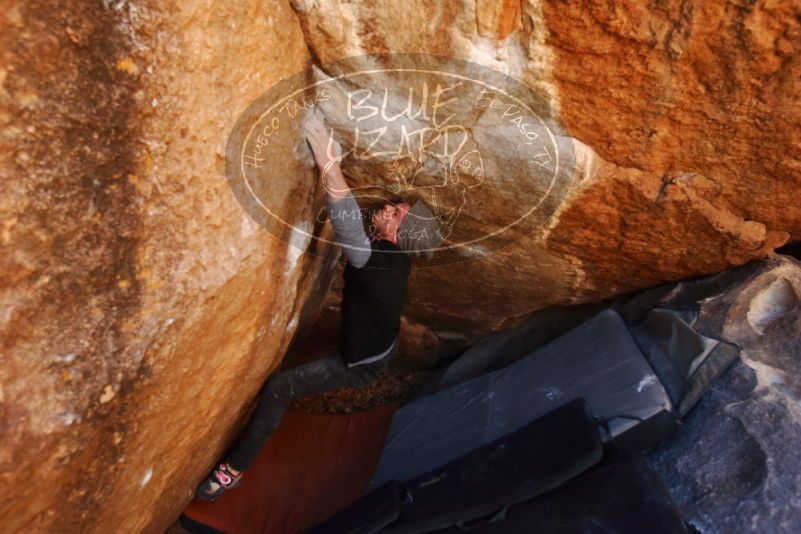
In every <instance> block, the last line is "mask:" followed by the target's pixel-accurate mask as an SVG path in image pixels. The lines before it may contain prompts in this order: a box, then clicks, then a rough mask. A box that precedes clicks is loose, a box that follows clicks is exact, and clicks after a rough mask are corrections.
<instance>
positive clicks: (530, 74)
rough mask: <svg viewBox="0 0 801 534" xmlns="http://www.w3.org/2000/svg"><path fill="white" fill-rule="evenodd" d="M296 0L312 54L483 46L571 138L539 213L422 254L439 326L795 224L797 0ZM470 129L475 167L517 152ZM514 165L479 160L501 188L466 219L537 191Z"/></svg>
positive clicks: (767, 238)
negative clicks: (570, 154)
mask: <svg viewBox="0 0 801 534" xmlns="http://www.w3.org/2000/svg"><path fill="white" fill-rule="evenodd" d="M293 6H294V7H295V10H296V11H297V13H298V16H299V18H300V21H301V24H302V27H303V31H304V34H305V38H306V41H307V43H308V45H309V48H310V50H311V51H312V53H313V54H314V56H315V58H317V60H318V61H319V62H320V63H322V64H325V63H327V62H333V61H336V60H340V59H342V58H346V57H351V56H358V55H360V54H366V53H391V52H412V53H429V54H439V55H443V56H448V57H457V58H461V59H464V60H468V61H471V62H475V63H479V64H482V65H485V66H488V67H491V68H494V69H496V70H499V71H501V72H503V73H506V74H508V75H509V76H511V77H513V78H515V79H518V80H520V81H522V82H523V83H524V84H526V85H527V86H528V87H529V88H530V90H531V91H532V92H533V93H535V94H537V95H538V96H539V98H540V99H541V100H542V101H543V102H546V103H547V104H548V107H549V108H550V110H551V111H552V113H553V115H554V117H556V118H557V119H558V121H559V122H561V125H562V127H563V130H564V132H565V134H566V135H568V136H570V137H571V138H572V139H573V142H574V144H575V153H576V158H577V168H576V172H575V174H573V175H572V176H570V177H563V180H562V182H561V183H560V185H561V186H562V188H563V189H564V190H563V191H562V192H561V193H560V194H559V195H558V201H559V203H558V205H556V206H553V207H551V208H550V209H549V210H547V211H546V212H545V213H542V212H541V215H543V217H542V218H541V219H538V220H536V227H535V228H533V229H530V231H529V232H527V233H524V234H521V235H512V236H510V242H509V243H507V244H506V245H505V246H503V247H502V248H501V247H499V248H498V249H496V250H493V251H491V252H490V253H485V254H484V253H481V252H480V251H479V253H478V254H476V251H475V250H471V249H469V248H464V247H463V248H461V249H460V250H459V252H460V253H461V254H462V256H463V257H462V259H463V260H469V261H462V262H460V263H453V262H451V263H450V264H448V265H441V266H438V267H434V268H426V269H417V270H415V271H414V273H413V276H412V288H411V295H410V298H409V304H408V306H407V308H406V311H407V314H408V315H409V316H410V317H411V318H413V319H415V320H416V321H418V322H421V323H423V324H426V325H427V326H429V327H430V328H433V329H434V330H435V331H437V332H441V333H442V335H443V336H447V337H451V338H452V337H453V335H454V333H456V335H461V336H463V337H464V338H465V341H470V340H472V339H475V338H476V337H477V336H478V335H480V334H485V333H487V332H489V331H494V330H497V329H499V328H500V327H501V326H504V325H508V324H510V323H513V322H515V321H516V320H517V318H519V317H521V316H523V315H525V314H527V313H529V312H531V311H533V310H537V309H540V308H543V307H545V306H548V305H552V304H559V303H568V302H569V303H577V302H589V301H595V300H598V299H601V298H604V297H608V296H610V295H615V294H620V293H624V292H628V291H632V290H636V289H639V288H643V287H648V286H652V285H655V284H658V283H660V282H663V281H666V280H677V279H681V278H683V277H687V276H692V275H698V274H705V273H712V272H717V271H720V270H722V269H725V268H727V267H730V266H733V265H740V264H743V263H745V262H747V261H749V260H752V259H755V258H762V257H765V256H766V255H767V254H768V253H770V252H771V251H772V250H773V249H774V248H775V247H777V246H778V245H780V244H782V243H784V242H785V241H786V240H788V239H790V238H793V239H798V238H799V237H801V211H799V209H800V208H799V203H798V202H797V198H798V193H799V191H800V190H801V147H799V145H798V143H797V142H796V139H797V138H798V132H799V128H801V108H799V106H798V105H797V102H798V101H799V99H800V98H801V84H798V83H797V80H798V77H799V75H800V74H801V54H799V50H801V23H800V22H799V20H801V19H799V14H800V13H801V5H799V4H798V3H797V2H759V3H734V2H723V1H719V2H700V1H699V2H679V1H675V2H668V3H666V4H661V5H660V6H659V7H655V6H654V5H652V4H650V3H647V2H634V3H631V2H622V1H621V2H611V3H610V2H593V1H579V0H577V1H571V2H559V1H544V2H534V1H529V2H522V3H518V2H482V1H473V0H464V1H460V2H433V1H427V0H416V1H410V2H392V3H374V2H360V1H358V0H357V1H355V2H347V3H344V2H343V3H339V2H331V3H324V4H322V5H320V3H318V2H312V1H306V0H293ZM373 89H375V90H376V91H380V90H381V87H380V86H376V87H373ZM336 119H337V117H334V120H336ZM472 138H473V139H474V140H475V141H476V143H477V145H478V147H479V148H480V149H481V151H482V152H481V153H482V156H483V158H484V164H485V168H487V169H489V168H490V167H491V166H492V165H493V164H497V165H498V166H499V167H500V166H501V165H502V163H503V162H504V161H506V160H507V159H508V158H509V152H508V148H507V147H505V146H504V145H505V144H508V143H503V142H500V143H499V142H497V141H498V140H496V139H487V138H485V139H482V138H481V136H480V135H478V134H476V133H475V132H473V137H472ZM365 168H366V167H365V164H364V162H361V161H356V160H353V161H348V160H345V162H344V169H345V173H346V175H347V176H348V178H349V179H350V180H351V184H352V185H353V186H356V187H360V186H365V185H368V184H371V183H372V184H375V182H376V181H382V180H384V181H387V180H389V179H390V177H387V176H377V175H376V173H375V172H370V171H371V169H367V170H366V171H365ZM521 171H522V169H521ZM523 174H524V173H523V172H519V173H518V174H517V175H515V176H514V178H513V179H509V175H508V174H503V173H495V174H494V173H492V172H487V173H486V174H485V176H484V184H483V186H484V187H485V188H486V187H490V188H494V189H495V191H504V190H505V191H507V192H508V194H509V196H508V197H506V198H504V197H503V195H500V194H498V195H494V196H493V195H492V194H485V193H483V192H482V195H480V199H481V201H475V202H473V203H471V204H469V205H467V206H466V207H465V209H464V210H463V215H464V217H463V221H464V222H463V224H464V225H467V226H466V228H467V229H468V230H469V229H470V227H469V225H470V223H471V222H472V223H473V224H475V225H476V227H477V228H485V229H486V228H487V227H491V226H492V225H494V224H496V223H497V222H498V221H499V220H502V219H503V218H504V216H505V211H506V210H508V209H509V206H510V203H511V204H512V205H514V206H515V207H520V206H521V205H532V203H533V202H534V200H535V198H534V197H532V196H531V193H530V192H529V191H526V190H525V188H524V187H522V184H523V183H524V182H525V180H526V179H527V177H526V176H524V175H523ZM427 200H430V199H428V198H427ZM453 261H456V260H453ZM446 263H447V262H446Z"/></svg>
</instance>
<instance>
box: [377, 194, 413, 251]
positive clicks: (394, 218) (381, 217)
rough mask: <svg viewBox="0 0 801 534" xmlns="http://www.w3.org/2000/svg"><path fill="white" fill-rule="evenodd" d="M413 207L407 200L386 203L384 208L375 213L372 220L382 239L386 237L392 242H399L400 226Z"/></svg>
mask: <svg viewBox="0 0 801 534" xmlns="http://www.w3.org/2000/svg"><path fill="white" fill-rule="evenodd" d="M411 208H412V207H411V206H410V205H409V204H408V203H406V202H401V203H399V204H384V207H383V208H381V209H380V210H378V211H376V212H375V213H374V214H373V218H372V220H371V222H372V223H373V228H375V233H376V235H377V236H378V237H379V238H380V239H386V240H387V241H390V242H392V243H397V242H398V227H399V226H400V224H401V222H402V221H403V218H404V217H406V214H407V213H409V210H410V209H411Z"/></svg>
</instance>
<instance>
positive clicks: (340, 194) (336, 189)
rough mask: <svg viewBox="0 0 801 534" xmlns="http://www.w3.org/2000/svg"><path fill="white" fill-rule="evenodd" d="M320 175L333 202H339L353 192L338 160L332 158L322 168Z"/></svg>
mask: <svg viewBox="0 0 801 534" xmlns="http://www.w3.org/2000/svg"><path fill="white" fill-rule="evenodd" d="M320 175H321V176H322V179H323V185H324V186H325V190H326V192H327V193H328V198H329V200H330V201H331V202H339V201H340V200H342V199H343V198H345V197H346V196H347V195H348V194H349V193H350V192H351V191H350V187H348V184H347V182H346V181H345V177H344V176H342V169H340V167H339V163H338V162H337V161H336V160H331V161H330V162H329V163H327V164H326V165H324V166H323V167H322V168H321V169H320Z"/></svg>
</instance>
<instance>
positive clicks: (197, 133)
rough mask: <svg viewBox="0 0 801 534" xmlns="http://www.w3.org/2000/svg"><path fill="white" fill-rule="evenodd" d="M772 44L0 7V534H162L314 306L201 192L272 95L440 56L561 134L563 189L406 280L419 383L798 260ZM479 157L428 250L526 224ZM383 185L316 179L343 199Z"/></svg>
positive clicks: (302, 282) (344, 18) (263, 9)
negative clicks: (357, 64) (304, 82)
mask: <svg viewBox="0 0 801 534" xmlns="http://www.w3.org/2000/svg"><path fill="white" fill-rule="evenodd" d="M799 21H801V6H799V4H798V3H797V2H787V1H775V2H772V1H766V2H759V3H755V4H754V5H750V4H749V3H745V2H741V3H734V2H722V1H721V2H707V1H703V2H702V1H700V0H699V1H696V2H679V1H678V0H677V1H675V2H668V3H663V4H660V7H654V5H653V3H649V2H644V1H642V2H622V1H620V2H595V1H590V0H586V1H572V2H561V1H544V2H523V3H519V2H506V1H502V2H489V1H484V0H476V1H473V0H464V1H461V2H440V1H434V0H412V1H408V2H392V3H390V2H366V1H365V2H361V1H358V0H357V1H355V2H348V3H333V2H312V1H309V0H292V2H291V5H290V4H289V0H281V1H279V2H272V3H269V5H267V4H265V3H263V2H250V1H246V2H244V3H243V2H239V3H235V4H233V3H232V4H231V5H227V4H221V3H219V2H211V1H207V0H189V1H186V2H173V1H170V2H158V3H157V2H149V1H135V2H129V1H124V0H121V1H119V2H111V1H100V0H98V1H97V2H79V1H67V2H63V3H61V4H59V6H57V7H54V6H52V5H50V4H46V3H44V2H39V1H28V2H22V1H17V0H2V1H0V42H1V43H2V46H0V124H1V125H2V133H0V144H2V151H0V176H1V177H2V180H1V181H0V217H1V218H0V354H1V355H2V364H0V481H1V482H2V488H3V489H2V490H0V521H2V524H3V525H4V527H5V528H6V529H8V530H9V531H11V532H16V531H24V532H55V531H58V532H159V531H163V529H164V528H165V527H166V526H167V525H168V524H169V523H170V522H171V521H172V520H173V519H174V518H175V517H176V515H177V514H178V513H179V512H180V510H181V509H182V507H183V505H184V504H185V503H186V502H187V501H188V499H189V496H190V493H191V491H192V490H193V487H194V484H195V483H196V482H197V480H199V478H200V477H201V476H202V475H203V474H204V473H205V471H206V470H207V469H208V468H209V467H210V465H211V463H212V462H213V461H214V460H215V459H216V458H217V457H218V455H219V454H220V453H221V452H222V451H223V449H224V448H225V447H226V446H227V444H228V443H229V442H230V439H231V436H232V432H233V431H234V428H235V427H236V425H237V423H238V422H240V420H241V418H242V417H243V416H244V414H245V413H246V412H247V408H248V407H249V402H250V400H251V399H252V398H253V396H254V395H255V393H256V391H257V390H258V388H259V386H260V385H261V383H262V381H263V380H264V378H265V377H266V376H267V375H268V373H269V372H270V371H271V370H272V369H273V368H275V367H276V366H277V365H278V363H279V362H280V360H281V358H282V357H283V355H284V353H285V351H286V349H287V347H288V346H289V345H290V342H291V340H292V339H293V336H294V334H295V333H296V331H297V330H298V329H299V328H300V329H301V330H302V331H303V332H307V331H309V330H310V329H311V330H313V329H312V324H313V322H314V320H315V319H316V318H317V317H318V316H319V315H320V313H319V312H320V308H321V307H322V306H323V302H324V301H327V302H329V305H331V303H335V302H336V298H335V295H329V296H328V297H326V295H327V293H328V291H329V282H330V279H331V276H332V267H333V265H334V255H335V254H337V253H338V251H337V249H336V248H332V247H330V246H328V245H325V244H324V243H323V242H321V241H317V240H309V239H308V238H307V237H304V236H303V235H302V234H295V233H292V232H290V233H287V234H286V235H274V234H272V233H269V232H266V231H264V230H263V229H262V228H260V227H259V226H258V225H257V224H256V223H255V222H253V220H252V219H251V218H250V217H249V216H248V215H247V214H246V213H245V211H244V210H243V209H242V207H241V206H240V205H239V204H238V203H237V201H236V199H235V198H234V195H233V194H232V192H231V190H230V188H229V187H228V184H227V183H226V177H225V157H226V154H225V143H226V138H227V136H228V135H229V133H230V132H231V130H232V128H233V125H234V123H235V121H236V119H237V117H238V116H239V114H240V113H242V112H243V110H245V108H247V106H248V105H249V104H250V103H251V102H252V101H253V100H254V99H255V98H257V97H258V96H259V95H260V94H262V92H263V91H265V90H266V89H268V88H269V87H271V86H272V85H274V84H275V83H276V82H278V81H279V80H280V79H282V78H285V77H287V76H290V75H293V74H295V73H297V72H300V71H303V70H304V69H305V68H306V67H308V66H309V63H310V61H311V60H313V61H314V62H315V63H318V64H321V63H328V62H331V61H335V60H339V59H342V58H347V57H350V56H355V55H360V54H371V53H388V52H421V53H428V54H437V55H442V56H447V57H456V58H461V59H464V60H468V61H471V62H474V63H477V64H481V65H484V66H486V67H489V68H492V69H495V70H498V71H501V72H503V73H505V74H507V75H508V76H510V77H511V78H514V79H516V80H520V81H521V82H522V83H523V84H525V86H527V87H528V88H529V89H530V90H531V92H532V93H533V94H536V95H537V97H538V98H539V99H541V100H542V101H543V102H546V103H547V105H548V107H549V110H550V111H549V113H551V114H552V115H553V116H554V117H556V118H557V119H558V120H559V121H560V122H561V124H562V126H563V128H564V130H565V132H566V134H567V138H566V139H567V141H568V142H569V143H570V144H571V146H573V149H574V150H573V151H574V153H575V158H576V160H575V167H574V168H573V169H572V171H573V172H571V173H570V174H569V175H565V176H561V179H562V181H560V182H559V184H558V186H557V187H556V188H555V189H554V191H555V192H556V193H558V194H554V195H552V196H551V197H549V198H550V200H549V201H548V203H546V205H545V206H544V209H543V210H541V212H538V215H537V217H536V218H534V219H532V224H531V225H530V226H529V227H527V228H525V229H524V230H525V231H523V230H522V229H521V230H519V231H514V232H510V233H508V234H507V235H506V237H505V238H504V239H505V241H503V242H502V245H503V246H499V247H497V248H496V249H494V250H492V251H491V253H484V252H481V251H480V250H478V251H477V252H476V250H473V251H469V250H466V249H464V250H454V251H450V252H447V253H446V254H450V256H447V257H449V258H450V260H451V261H448V262H443V263H441V264H439V265H436V266H433V267H428V268H417V269H415V270H414V272H413V274H412V278H411V282H410V288H409V297H408V301H407V304H406V308H405V311H406V317H405V319H404V347H405V349H404V350H405V351H406V352H410V353H411V352H415V353H416V354H417V355H418V356H420V354H421V353H423V355H424V356H425V357H423V358H422V360H424V361H423V362H422V363H425V364H427V363H430V362H429V360H430V359H431V355H432V354H433V353H434V352H436V351H437V350H438V347H439V348H442V347H443V346H448V347H452V346H454V345H458V344H460V343H461V344H465V343H468V342H469V341H470V340H472V339H475V338H476V337H477V336H480V335H482V334H486V333H489V332H492V331H496V330H498V329H500V328H503V327H505V326H509V325H511V324H513V323H514V322H515V321H517V320H518V319H519V318H521V317H523V316H524V315H525V314H527V313H530V312H532V311H534V310H538V309H541V308H544V307H546V306H549V305H553V304H567V303H577V302H587V301H593V300H597V299H601V298H604V297H608V296H612V295H615V294H618V293H622V292H627V291H631V290H635V289H637V288H642V287H647V286H651V285H654V284H657V283H659V282H661V281H664V280H675V279H679V278H683V277H687V276H692V275H698V274H704V273H710V272H715V271H719V270H722V269H725V268H727V267H729V266H732V265H739V264H742V263H745V262H747V261H749V260H752V259H756V258H762V257H764V256H766V255H768V254H770V252H771V251H772V250H773V249H774V248H775V247H776V246H778V245H780V244H782V243H784V242H785V241H786V240H788V239H800V238H801V207H800V206H801V205H800V204H799V202H798V197H799V191H801V144H799V138H801V107H799V104H798V103H799V102H801V84H799V83H798V80H799V76H801V54H799V48H801V23H800V22H799ZM367 88H368V89H369V88H370V87H367ZM375 88H377V87H374V89H375ZM337 113H340V114H341V113H342V111H341V109H340V110H339V111H337V110H330V116H329V119H331V120H332V121H333V122H336V121H337V120H339V119H341V118H342V117H341V116H338V115H337ZM480 118H481V117H476V118H475V123H474V124H475V125H480ZM487 132H488V130H485V131H481V130H480V129H479V128H474V127H472V126H471V128H470V129H469V133H470V142H471V143H474V144H475V146H476V147H478V148H479V149H480V150H481V154H482V156H483V157H484V161H483V163H484V164H485V167H484V168H485V169H487V170H488V172H487V173H486V174H485V175H484V176H483V179H484V181H485V182H484V184H483V185H484V186H486V190H487V191H490V192H489V193H486V194H479V195H477V196H475V197H474V198H473V200H472V201H471V202H470V203H469V204H465V205H464V212H463V214H464V217H463V219H462V221H463V225H462V226H461V227H460V228H457V229H456V230H455V233H454V236H459V235H469V234H470V233H471V232H480V231H487V229H489V228H494V227H495V226H498V225H499V224H500V222H502V221H503V220H504V217H508V216H509V214H510V213H514V212H515V210H519V209H520V208H521V206H525V205H530V204H531V203H533V202H534V201H535V197H536V195H537V194H539V193H538V190H537V188H536V187H532V186H531V183H530V180H529V178H530V176H528V175H527V174H526V173H525V172H524V171H523V170H521V169H522V167H521V168H518V169H516V168H515V167H514V166H513V165H511V164H509V163H508V162H509V161H510V159H511V156H512V155H513V154H514V146H511V145H510V144H509V143H507V142H506V141H507V139H506V138H505V137H504V136H502V135H495V134H493V133H492V132H489V133H487ZM343 142H344V143H345V145H346V147H345V148H347V139H343ZM302 159H303V158H299V157H297V155H296V154H294V153H290V152H289V151H288V150H287V152H286V154H285V157H284V158H282V159H281V166H280V168H278V170H277V175H279V176H283V177H287V179H288V180H289V184H290V187H287V188H284V189H281V190H277V191H276V197H275V198H273V201H274V202H275V204H277V205H279V206H281V209H280V211H281V216H282V217H284V218H285V219H287V220H291V221H313V220H314V217H315V215H316V212H315V211H314V210H315V209H316V207H319V205H320V199H321V193H322V191H321V189H320V187H319V185H318V184H317V177H316V175H315V173H314V172H313V171H312V169H311V167H310V165H309V162H308V161H305V160H304V161H301V160H302ZM385 164H386V162H380V163H379V164H375V165H372V166H369V165H366V164H364V163H361V162H359V161H356V160H345V161H344V162H343V169H344V172H345V174H346V177H347V179H348V180H349V182H350V184H351V185H352V186H353V187H360V186H368V185H374V184H375V182H376V181H378V182H382V183H386V182H388V181H389V177H388V176H387V175H386V173H385V172H384V171H385V170H386V168H387V167H386V165H385ZM492 169H495V171H493V172H489V171H492ZM434 177H435V174H434V173H433V172H431V173H428V174H426V173H425V172H424V173H422V174H421V179H423V180H430V179H433V178H434ZM290 193H291V194H292V195H293V197H292V198H291V199H290V198H289V196H288V195H289V194H290ZM283 195H286V196H283ZM444 198H445V199H446V203H447V202H454V198H456V197H455V196H453V195H451V196H445V197H444ZM426 200H427V201H430V199H429V198H426ZM316 231H317V232H323V233H325V232H329V235H327V237H329V238H330V225H324V226H323V225H320V227H319V228H318V229H317V230H316ZM459 232H461V234H460V233H459ZM301 250H308V251H312V252H314V254H306V255H303V254H301ZM417 267H423V264H420V263H418V264H417ZM337 287H338V285H337V284H335V285H334V289H333V290H332V291H337ZM332 297H334V298H332ZM328 311H329V313H327V314H323V317H330V316H331V313H330V311H331V310H330V309H329V310H328ZM328 326H330V325H328ZM318 328H319V331H327V332H329V334H330V332H331V328H328V330H326V325H318ZM329 337H330V336H329Z"/></svg>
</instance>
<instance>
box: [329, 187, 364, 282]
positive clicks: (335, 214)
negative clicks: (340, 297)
mask: <svg viewBox="0 0 801 534" xmlns="http://www.w3.org/2000/svg"><path fill="white" fill-rule="evenodd" d="M328 215H329V217H331V223H332V224H333V225H334V232H335V233H336V236H337V242H339V244H340V245H342V248H343V250H344V251H345V255H346V256H347V257H348V263H350V264H351V265H353V266H354V267H356V268H357V269H359V268H361V267H364V265H365V264H366V263H367V261H368V260H369V259H370V253H371V247H370V239H368V237H367V234H366V233H365V231H364V226H363V225H362V212H361V209H360V208H359V205H358V204H357V203H356V199H355V198H353V193H351V192H350V191H348V192H347V194H346V195H345V197H344V198H342V199H340V200H338V201H336V202H335V201H333V200H331V198H330V197H329V198H328Z"/></svg>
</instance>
